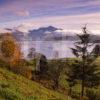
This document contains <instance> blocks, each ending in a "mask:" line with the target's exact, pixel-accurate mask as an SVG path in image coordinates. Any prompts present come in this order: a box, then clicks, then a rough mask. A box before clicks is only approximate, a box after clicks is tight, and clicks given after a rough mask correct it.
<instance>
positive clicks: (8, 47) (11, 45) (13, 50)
mask: <svg viewBox="0 0 100 100" xmlns="http://www.w3.org/2000/svg"><path fill="white" fill-rule="evenodd" d="M0 59H2V60H3V61H4V62H5V63H7V64H8V66H9V67H12V66H14V65H15V64H16V63H17V61H18V60H19V59H21V52H20V47H19V45H18V44H17V42H16V40H15V39H14V38H13V36H12V35H11V34H9V33H7V34H4V35H2V37H1V43H0Z"/></svg>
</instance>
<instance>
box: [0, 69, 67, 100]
mask: <svg viewBox="0 0 100 100" xmlns="http://www.w3.org/2000/svg"><path fill="white" fill-rule="evenodd" d="M0 100H68V99H67V96H65V95H63V94H60V93H58V92H56V91H53V90H49V89H47V88H45V87H43V86H42V85H40V84H38V83H36V82H34V81H31V80H28V79H26V78H24V77H22V76H20V75H16V74H14V73H12V72H10V71H8V70H6V69H4V68H0Z"/></svg>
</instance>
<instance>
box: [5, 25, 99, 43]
mask: <svg viewBox="0 0 100 100" xmlns="http://www.w3.org/2000/svg"><path fill="white" fill-rule="evenodd" d="M26 27H27V26H24V25H22V26H21V25H20V26H18V27H17V28H14V29H7V30H9V31H11V32H12V33H13V36H14V37H15V38H16V39H17V40H18V41H21V40H30V39H31V40H40V41H41V40H44V41H63V40H67V41H75V40H77V39H78V37H77V36H76V34H75V33H74V32H71V31H69V32H68V31H67V30H66V31H65V30H63V29H61V28H55V27H53V26H48V27H40V28H38V29H29V30H26ZM91 41H92V42H93V41H95V42H97V43H100V35H94V34H91Z"/></svg>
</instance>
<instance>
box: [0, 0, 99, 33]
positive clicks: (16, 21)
mask: <svg viewBox="0 0 100 100" xmlns="http://www.w3.org/2000/svg"><path fill="white" fill-rule="evenodd" d="M85 24H87V27H88V28H89V30H91V31H92V32H93V33H95V34H100V0H0V31H1V32H2V31H4V32H5V30H4V28H8V27H10V28H13V27H16V28H19V29H20V30H22V31H25V32H28V30H30V29H35V28H38V27H43V26H49V25H52V26H55V27H58V28H63V29H65V30H75V31H78V30H80V29H81V27H83V26H84V25H85Z"/></svg>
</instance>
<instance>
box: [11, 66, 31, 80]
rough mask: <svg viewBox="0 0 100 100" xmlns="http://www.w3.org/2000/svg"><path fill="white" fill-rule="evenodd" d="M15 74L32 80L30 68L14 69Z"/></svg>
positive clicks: (17, 67)
mask: <svg viewBox="0 0 100 100" xmlns="http://www.w3.org/2000/svg"><path fill="white" fill-rule="evenodd" d="M11 70H12V71H13V72H15V73H16V74H20V75H22V76H24V77H26V78H28V79H32V76H33V75H32V69H31V68H29V67H25V66H23V67H20V66H15V67H12V69H11Z"/></svg>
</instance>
